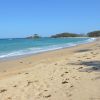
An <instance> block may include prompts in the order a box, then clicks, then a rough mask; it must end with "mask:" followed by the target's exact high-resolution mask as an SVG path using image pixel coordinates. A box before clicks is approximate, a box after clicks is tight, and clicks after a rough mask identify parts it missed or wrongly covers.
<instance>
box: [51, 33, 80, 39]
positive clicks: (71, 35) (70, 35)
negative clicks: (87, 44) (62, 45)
mask: <svg viewBox="0 0 100 100" xmlns="http://www.w3.org/2000/svg"><path fill="white" fill-rule="evenodd" d="M81 36H82V35H81V34H75V33H60V34H56V35H52V36H51V38H64V37H81Z"/></svg>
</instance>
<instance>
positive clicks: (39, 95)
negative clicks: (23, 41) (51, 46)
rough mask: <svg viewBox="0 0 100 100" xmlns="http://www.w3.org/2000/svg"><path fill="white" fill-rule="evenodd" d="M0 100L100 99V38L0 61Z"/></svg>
mask: <svg viewBox="0 0 100 100" xmlns="http://www.w3.org/2000/svg"><path fill="white" fill-rule="evenodd" d="M0 100H100V39H98V40H97V41H96V42H93V43H88V44H83V45H79V46H76V47H72V48H67V49H62V50H57V51H50V52H46V53H42V54H37V55H33V56H29V57H24V58H20V59H16V60H10V61H3V62H0Z"/></svg>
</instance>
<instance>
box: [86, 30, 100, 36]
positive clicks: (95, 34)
mask: <svg viewBox="0 0 100 100" xmlns="http://www.w3.org/2000/svg"><path fill="white" fill-rule="evenodd" d="M87 35H88V36H89V37H99V36H100V31H93V32H89V33H87Z"/></svg>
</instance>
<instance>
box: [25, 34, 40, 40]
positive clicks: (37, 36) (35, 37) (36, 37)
mask: <svg viewBox="0 0 100 100" xmlns="http://www.w3.org/2000/svg"><path fill="white" fill-rule="evenodd" d="M26 38H27V39H38V38H41V37H40V36H39V35H38V34H34V35H33V36H29V37H26Z"/></svg>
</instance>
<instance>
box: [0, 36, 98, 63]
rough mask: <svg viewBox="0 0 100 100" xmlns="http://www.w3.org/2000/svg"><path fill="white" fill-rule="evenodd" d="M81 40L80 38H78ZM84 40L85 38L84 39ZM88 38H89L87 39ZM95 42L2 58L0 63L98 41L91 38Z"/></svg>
mask: <svg viewBox="0 0 100 100" xmlns="http://www.w3.org/2000/svg"><path fill="white" fill-rule="evenodd" d="M68 38H72V37H68ZM78 38H80V37H78ZM83 38H84V37H83ZM86 38H87V37H86ZM91 39H93V40H91V41H88V42H87V41H86V42H84V43H79V44H75V45H72V46H68V47H62V48H58V49H52V50H47V51H42V52H38V53H31V54H24V55H16V56H12V57H6V58H0V62H5V61H11V60H17V59H21V58H25V57H30V56H34V55H39V54H42V53H47V52H53V51H57V50H62V49H68V48H73V47H76V46H80V45H84V44H88V43H92V42H95V41H96V40H97V38H91Z"/></svg>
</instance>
